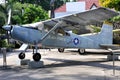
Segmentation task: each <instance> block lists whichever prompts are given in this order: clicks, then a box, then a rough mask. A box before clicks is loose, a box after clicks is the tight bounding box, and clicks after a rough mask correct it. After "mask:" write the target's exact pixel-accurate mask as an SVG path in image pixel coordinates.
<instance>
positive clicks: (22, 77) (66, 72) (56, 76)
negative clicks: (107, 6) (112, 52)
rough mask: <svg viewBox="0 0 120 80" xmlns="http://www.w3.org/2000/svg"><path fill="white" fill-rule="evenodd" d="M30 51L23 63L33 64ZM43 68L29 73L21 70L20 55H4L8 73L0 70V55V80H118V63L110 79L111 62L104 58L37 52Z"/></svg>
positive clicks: (1, 60) (119, 75)
mask: <svg viewBox="0 0 120 80" xmlns="http://www.w3.org/2000/svg"><path fill="white" fill-rule="evenodd" d="M31 51H32V50H28V52H26V59H30V60H32V54H31V53H32V52H31ZM39 52H40V53H41V54H42V61H44V67H43V68H38V69H28V66H20V60H19V59H18V57H17V56H18V54H19V52H17V51H15V52H12V53H7V65H8V66H7V67H8V68H7V69H3V67H2V64H3V63H2V62H3V59H2V55H0V80H120V61H116V62H115V69H116V71H115V76H113V67H112V61H107V59H106V58H107V56H106V55H100V54H99V55H97V54H94V55H92V54H88V55H79V54H78V53H77V52H70V51H65V52H64V53H59V52H57V50H56V49H52V50H51V51H49V50H45V49H42V50H39Z"/></svg>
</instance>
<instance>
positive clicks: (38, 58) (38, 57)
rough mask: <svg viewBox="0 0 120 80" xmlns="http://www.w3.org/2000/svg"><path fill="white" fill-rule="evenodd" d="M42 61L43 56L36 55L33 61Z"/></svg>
mask: <svg viewBox="0 0 120 80" xmlns="http://www.w3.org/2000/svg"><path fill="white" fill-rule="evenodd" d="M40 59H41V54H39V53H35V54H34V55H33V60H34V61H40Z"/></svg>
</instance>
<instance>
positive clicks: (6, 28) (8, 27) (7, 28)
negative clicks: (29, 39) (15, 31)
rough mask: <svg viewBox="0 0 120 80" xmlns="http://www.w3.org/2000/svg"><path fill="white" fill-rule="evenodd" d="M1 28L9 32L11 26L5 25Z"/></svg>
mask: <svg viewBox="0 0 120 80" xmlns="http://www.w3.org/2000/svg"><path fill="white" fill-rule="evenodd" d="M2 28H3V29H5V30H6V31H10V30H11V26H10V25H5V26H3V27H2Z"/></svg>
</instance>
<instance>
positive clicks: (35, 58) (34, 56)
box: [18, 46, 41, 61]
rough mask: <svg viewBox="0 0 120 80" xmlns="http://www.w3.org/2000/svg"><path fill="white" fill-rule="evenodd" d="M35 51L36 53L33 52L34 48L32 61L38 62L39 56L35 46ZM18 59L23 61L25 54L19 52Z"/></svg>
mask: <svg viewBox="0 0 120 80" xmlns="http://www.w3.org/2000/svg"><path fill="white" fill-rule="evenodd" d="M35 50H36V52H35V51H34V48H33V60H34V61H40V59H41V54H40V53H38V52H37V46H35ZM18 57H19V59H25V52H21V53H20V54H19V55H18Z"/></svg>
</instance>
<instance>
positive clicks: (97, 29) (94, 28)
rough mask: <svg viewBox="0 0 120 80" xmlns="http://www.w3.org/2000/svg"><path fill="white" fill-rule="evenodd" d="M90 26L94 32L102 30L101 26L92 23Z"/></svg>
mask: <svg viewBox="0 0 120 80" xmlns="http://www.w3.org/2000/svg"><path fill="white" fill-rule="evenodd" d="M90 27H91V28H92V29H93V32H95V33H98V32H100V31H101V28H100V27H97V26H93V25H90Z"/></svg>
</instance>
